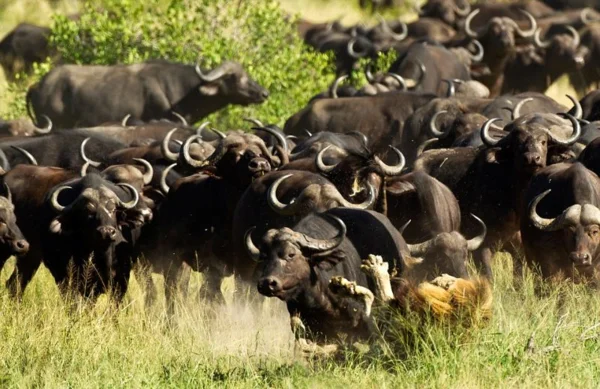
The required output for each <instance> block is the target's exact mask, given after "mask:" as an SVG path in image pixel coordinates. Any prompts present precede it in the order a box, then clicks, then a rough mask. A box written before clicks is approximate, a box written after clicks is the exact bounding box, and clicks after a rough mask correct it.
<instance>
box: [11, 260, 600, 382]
mask: <svg viewBox="0 0 600 389" xmlns="http://www.w3.org/2000/svg"><path fill="white" fill-rule="evenodd" d="M495 261H496V262H495V270H496V275H497V282H496V283H495V286H494V298H495V301H494V316H493V319H492V321H491V322H490V323H489V325H488V326H486V327H484V328H479V329H471V330H466V329H461V328H449V327H447V326H440V325H432V324H429V325H423V326H422V327H421V328H420V332H419V334H420V335H418V336H415V337H414V339H413V341H414V342H415V344H414V345H413V346H411V347H410V348H409V347H403V346H402V345H400V346H398V349H399V350H400V351H401V352H404V353H406V354H407V356H405V357H401V356H400V354H396V355H390V354H388V355H383V354H382V355H381V356H378V357H375V358H373V357H361V356H358V355H348V357H347V359H346V360H345V361H344V362H336V361H331V360H329V361H320V362H310V363H308V362H306V361H303V360H301V359H300V358H297V357H295V356H294V353H293V336H292V334H291V331H290V330H289V320H288V316H287V313H286V311H285V307H284V304H283V303H282V302H280V301H278V300H273V299H271V300H265V301H263V302H259V303H251V302H250V300H251V299H250V298H247V297H242V298H241V299H239V300H237V301H233V296H232V290H233V282H232V281H231V280H227V282H226V283H225V286H224V290H225V293H226V296H227V299H228V303H227V304H226V305H225V306H206V305H204V304H200V303H199V302H197V301H196V300H195V299H194V298H189V299H188V300H187V301H185V302H182V303H181V305H180V307H179V313H178V314H177V316H176V318H175V319H174V322H173V323H171V324H169V323H168V321H167V319H166V317H165V315H164V313H163V306H162V304H157V305H156V306H155V307H153V308H152V309H150V310H149V311H145V310H144V307H143V296H142V293H141V291H140V289H139V287H138V285H137V284H136V282H135V281H133V283H132V287H131V290H130V292H129V293H128V295H127V296H126V300H125V303H124V305H123V306H122V307H121V308H120V309H118V310H117V309H115V308H113V307H111V306H110V304H108V302H107V299H106V298H102V299H101V300H100V302H99V303H98V304H97V305H96V306H95V307H93V308H92V307H86V306H85V305H80V306H79V309H69V307H67V306H66V304H64V303H63V302H62V300H61V298H59V296H58V292H57V289H56V287H55V286H54V283H53V280H52V277H51V276H50V275H49V273H48V272H47V271H46V270H45V269H43V270H42V271H40V272H39V273H38V274H37V275H36V277H35V278H34V281H33V283H32V284H31V285H30V287H29V288H28V290H27V292H26V294H25V296H24V299H23V302H22V303H15V302H13V301H12V300H10V299H9V298H8V296H7V295H6V292H5V290H4V288H2V290H0V310H1V312H2V314H1V315H0V336H1V339H2V342H0V386H2V387H39V386H43V387H50V388H55V387H86V388H95V387H265V386H267V387H284V388H299V387H300V388H304V387H306V388H314V387H334V388H338V387H347V386H350V385H352V386H353V387H372V388H381V387H432V388H433V387H444V388H458V387H460V388H464V387H469V388H470V387H520V388H523V387H524V388H530V387H531V388H538V387H539V388H547V387H556V388H559V387H561V388H563V387H590V386H596V385H597V377H599V376H600V357H599V356H598V355H599V354H598V352H599V351H600V350H599V349H600V343H599V342H598V338H596V336H600V328H594V327H593V326H594V325H595V324H596V323H598V322H600V319H599V318H600V297H599V295H598V293H597V291H593V290H590V289H588V288H586V287H584V286H572V285H568V284H565V285H554V286H551V287H550V286H544V285H543V284H541V283H540V282H539V281H538V280H536V278H535V277H533V276H531V275H528V276H527V277H526V279H525V281H524V282H523V284H522V286H520V287H519V288H515V287H513V280H512V270H511V266H510V264H509V261H508V258H507V257H505V256H497V257H496V258H495ZM11 271H12V269H11V266H8V267H7V268H6V269H5V270H4V271H3V273H2V281H4V280H5V279H6V277H7V276H8V274H10V272H11ZM157 280H158V281H160V278H157ZM192 281H193V282H192V286H191V291H190V292H191V295H192V296H193V295H195V292H196V291H197V289H198V287H199V285H200V278H199V277H196V278H194V279H193V280H192ZM540 285H541V289H542V291H541V292H540V293H537V294H536V293H534V289H535V288H536V287H540ZM159 295H160V296H161V300H162V296H163V295H162V291H161V293H160V294H159ZM559 296H560V298H559ZM559 301H560V307H559ZM161 303H162V302H161ZM561 317H562V320H559V319H560V318H561ZM559 322H560V325H559V326H558V327H557V323H559ZM589 328H591V329H590V330H588V331H586V329H589ZM532 334H535V337H534V341H535V349H534V351H533V352H529V351H525V346H526V345H527V344H528V340H529V338H530V337H531V335H532ZM553 338H555V339H556V342H555V343H553V342H554V341H553ZM553 344H554V346H558V348H557V349H556V350H554V351H547V350H543V349H544V348H545V347H547V346H551V345H553ZM396 346H397V345H396ZM384 348H385V347H384Z"/></svg>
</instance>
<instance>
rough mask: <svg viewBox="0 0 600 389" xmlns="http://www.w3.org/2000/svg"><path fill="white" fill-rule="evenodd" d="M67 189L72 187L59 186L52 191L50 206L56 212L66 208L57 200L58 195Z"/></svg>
mask: <svg viewBox="0 0 600 389" xmlns="http://www.w3.org/2000/svg"><path fill="white" fill-rule="evenodd" d="M67 189H73V188H72V187H70V186H68V185H62V186H59V187H58V188H56V190H54V192H52V196H50V204H52V207H53V208H54V209H55V210H56V211H57V212H62V211H63V210H64V209H65V208H66V207H65V206H63V205H60V203H59V202H58V196H59V195H60V193H61V192H62V191H63V190H67Z"/></svg>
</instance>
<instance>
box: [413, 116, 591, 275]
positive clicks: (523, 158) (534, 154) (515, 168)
mask: <svg viewBox="0 0 600 389" xmlns="http://www.w3.org/2000/svg"><path fill="white" fill-rule="evenodd" d="M567 117H568V121H567V120H564V119H561V118H559V117H558V116H556V115H553V114H527V115H524V116H521V117H520V118H517V119H516V120H514V121H513V122H511V123H510V124H508V125H507V126H506V127H505V128H504V129H505V131H507V133H508V135H507V136H505V137H504V138H502V139H500V140H498V139H493V138H491V136H490V135H489V129H490V127H491V125H492V124H493V123H494V122H496V121H498V120H499V119H491V120H488V121H487V122H486V123H485V125H484V126H483V127H482V129H481V138H482V140H483V142H484V144H485V145H486V147H483V148H479V149H478V148H457V149H445V150H444V149H442V150H432V151H427V152H425V153H424V154H423V155H422V156H421V157H420V158H419V159H418V160H417V162H416V163H415V170H423V171H425V172H427V173H428V174H430V175H431V176H433V177H435V178H437V179H438V180H439V181H441V182H442V183H444V184H445V185H446V186H448V187H449V188H450V190H452V192H453V193H454V194H455V195H456V198H457V199H458V202H459V204H460V206H461V211H462V214H463V220H467V218H466V216H467V215H468V214H470V213H471V214H474V215H481V217H482V218H483V220H484V222H485V224H486V225H487V226H488V230H489V233H488V236H487V237H486V240H485V242H484V244H483V245H482V248H481V249H480V250H478V251H477V252H476V260H477V262H478V263H479V265H480V266H483V271H484V274H485V275H487V276H491V268H490V259H491V248H492V247H495V246H496V245H497V243H498V242H501V243H502V244H503V245H504V246H505V249H507V250H509V251H511V253H513V254H516V252H517V248H518V246H519V244H518V235H517V234H518V230H519V227H518V226H519V220H518V212H519V210H520V208H521V199H522V193H523V191H524V190H525V188H526V187H527V184H528V183H529V179H530V178H531V176H532V175H533V174H534V173H535V172H536V171H537V170H539V169H541V168H543V167H545V166H546V164H549V163H555V162H560V161H562V160H564V159H567V158H571V156H572V154H570V153H571V151H570V149H569V148H570V146H571V145H573V144H574V143H575V142H576V141H577V140H578V139H579V137H580V135H581V127H580V125H579V123H578V121H577V120H576V119H575V118H574V117H572V116H567ZM567 123H570V124H567ZM571 132H572V133H571ZM466 231H469V228H468V226H466Z"/></svg>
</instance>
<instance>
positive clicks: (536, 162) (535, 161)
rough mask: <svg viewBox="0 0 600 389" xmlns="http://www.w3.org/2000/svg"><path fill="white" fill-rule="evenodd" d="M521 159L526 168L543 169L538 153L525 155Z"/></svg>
mask: <svg viewBox="0 0 600 389" xmlns="http://www.w3.org/2000/svg"><path fill="white" fill-rule="evenodd" d="M523 159H524V161H523V162H525V165H526V166H530V167H544V163H543V162H544V161H543V160H542V156H541V155H540V154H539V153H525V154H524V155H523Z"/></svg>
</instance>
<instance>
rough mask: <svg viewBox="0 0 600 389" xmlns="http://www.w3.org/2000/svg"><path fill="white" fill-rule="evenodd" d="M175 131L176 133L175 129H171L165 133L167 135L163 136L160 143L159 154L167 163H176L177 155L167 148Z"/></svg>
mask: <svg viewBox="0 0 600 389" xmlns="http://www.w3.org/2000/svg"><path fill="white" fill-rule="evenodd" d="M200 127H202V126H200ZM175 131H177V128H173V129H172V130H171V131H169V132H167V135H165V137H164V138H163V141H162V143H161V144H160V152H161V153H162V155H163V157H164V158H165V159H166V160H167V161H170V162H175V161H177V157H178V154H177V153H174V152H172V151H171V149H170V148H169V146H170V144H171V137H172V136H173V134H174V133H175Z"/></svg>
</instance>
